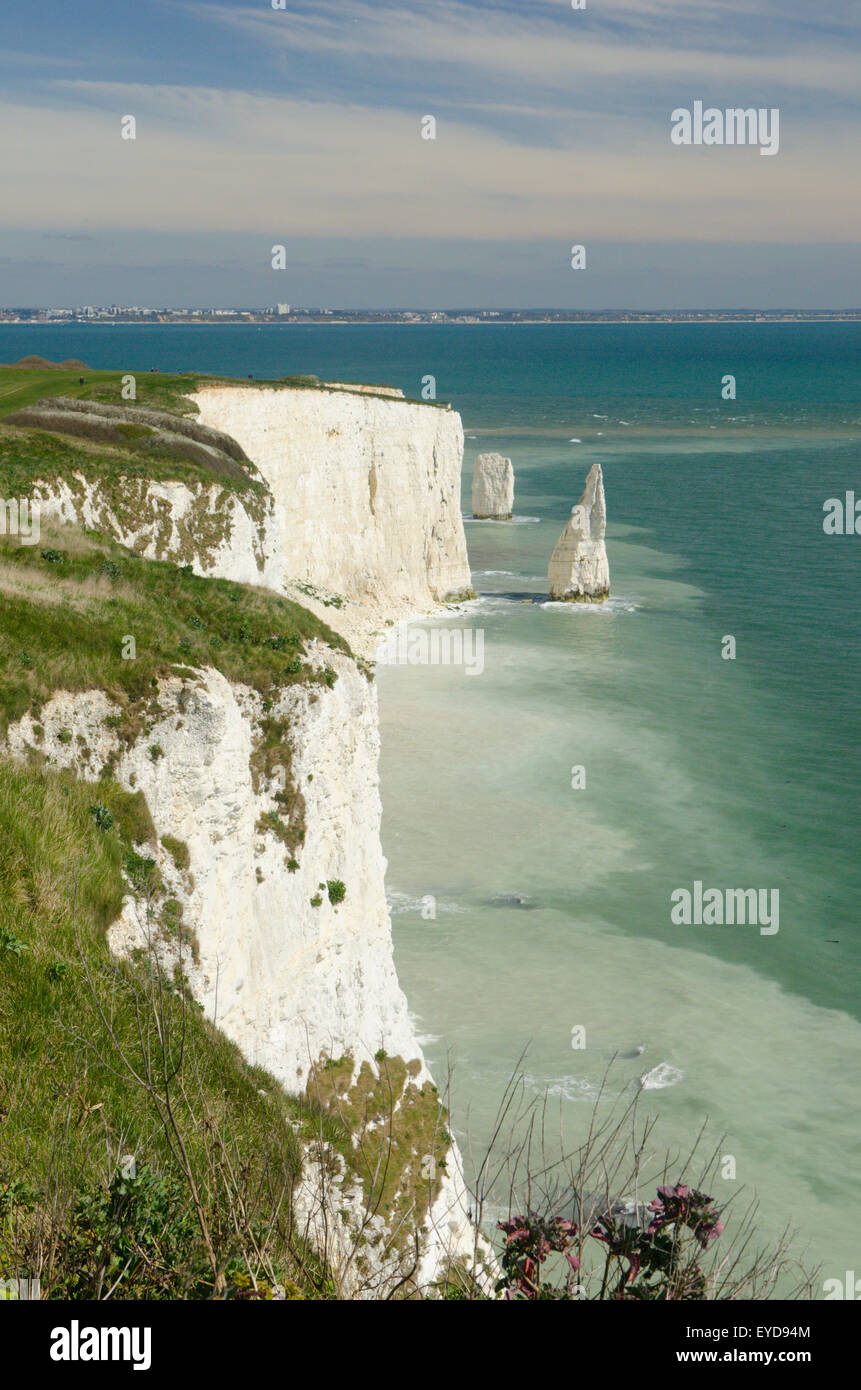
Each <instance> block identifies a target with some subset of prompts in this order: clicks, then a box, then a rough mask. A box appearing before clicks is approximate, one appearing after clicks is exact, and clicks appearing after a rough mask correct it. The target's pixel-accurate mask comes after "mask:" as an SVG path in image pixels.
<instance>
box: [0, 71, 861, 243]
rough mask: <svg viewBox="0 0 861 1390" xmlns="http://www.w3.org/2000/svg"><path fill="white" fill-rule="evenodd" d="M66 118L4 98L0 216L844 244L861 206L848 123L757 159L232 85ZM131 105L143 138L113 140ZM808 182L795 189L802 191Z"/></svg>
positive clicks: (293, 232)
mask: <svg viewBox="0 0 861 1390" xmlns="http://www.w3.org/2000/svg"><path fill="white" fill-rule="evenodd" d="M64 95H65V99H66V109H65V111H64V112H63V115H62V118H59V117H58V116H57V115H56V114H55V113H54V112H52V111H50V110H46V109H44V108H42V107H38V108H36V107H33V108H29V109H22V108H21V107H13V108H10V107H8V106H6V107H0V120H2V121H3V122H9V123H10V124H12V123H14V126H15V128H16V129H17V130H18V131H19V132H20V134H19V138H18V140H17V142H16V143H15V144H14V145H7V146H6V147H5V149H4V150H3V153H2V156H0V161H2V163H0V176H2V179H3V182H4V185H5V186H7V187H14V188H15V189H16V197H15V199H14V201H13V202H11V203H8V204H7V206H6V207H5V209H4V214H3V218H4V222H5V224H6V225H7V226H17V227H25V226H30V227H32V226H50V225H52V224H53V225H56V217H57V209H58V208H62V209H63V221H64V226H65V227H66V229H68V230H78V229H80V230H85V231H86V230H88V229H90V228H91V227H93V226H97V227H100V228H104V227H113V228H117V229H119V230H121V229H122V228H133V229H141V228H146V229H150V230H159V229H161V230H165V229H184V230H186V231H188V232H193V231H194V229H195V228H197V229H200V228H208V229H213V230H214V229H233V230H246V231H255V232H257V233H259V235H260V238H261V254H263V250H264V248H265V247H266V246H268V245H271V244H274V243H277V242H283V241H285V240H287V239H289V237H290V236H298V235H310V234H313V235H344V234H349V235H352V236H355V237H367V236H405V237H436V238H443V239H449V238H455V237H468V238H472V239H480V240H485V241H488V242H492V241H495V240H513V239H518V238H537V237H540V238H543V239H551V238H559V241H560V245H564V244H565V243H567V242H571V241H580V240H585V239H586V238H587V237H593V238H594V237H603V238H611V239H615V240H624V239H625V238H626V237H630V238H631V239H639V240H642V239H668V238H673V239H676V238H689V239H692V240H715V239H718V238H727V239H729V240H735V241H738V240H741V241H744V240H754V241H759V240H774V241H784V240H789V239H792V240H805V239H807V240H835V241H836V240H840V241H846V240H851V239H854V238H855V237H857V236H858V235H859V234H861V205H859V201H858V199H857V197H856V196H855V195H854V193H853V192H852V191H851V190H849V191H847V185H846V178H845V167H846V166H845V165H844V163H843V161H847V163H848V164H849V165H854V163H857V159H858V155H859V153H861V150H859V143H861V142H859V139H858V136H857V133H855V134H854V136H853V138H852V139H851V140H844V143H843V144H842V146H841V151H840V161H830V162H829V161H824V160H823V159H822V154H821V147H820V144H819V142H818V140H816V139H813V140H811V139H804V138H798V137H796V138H795V139H794V140H793V143H792V147H791V149H788V150H783V149H782V150H781V153H780V156H779V157H778V158H776V159H770V160H768V161H765V160H762V159H761V158H759V157H758V154H757V152H756V150H754V149H740V148H735V149H729V148H713V149H699V150H693V149H679V148H676V147H674V146H672V145H671V144H670V142H669V138H668V127H667V129H663V130H640V129H637V128H636V127H635V128H634V129H633V130H631V129H630V127H629V126H628V125H627V124H626V123H625V122H624V121H621V120H617V121H615V122H610V121H608V122H605V123H603V124H602V125H601V126H600V128H599V129H597V130H596V131H592V132H590V135H589V138H585V137H584V132H583V131H581V130H579V129H572V130H571V131H570V132H568V134H567V136H566V141H565V143H564V144H563V145H559V146H555V147H552V148H540V147H536V146H535V145H532V144H528V143H526V142H524V141H519V140H517V139H515V138H513V137H512V136H511V135H510V134H502V133H498V132H495V131H493V130H491V129H487V128H481V129H479V128H474V127H471V126H469V125H464V124H462V123H458V122H443V123H442V124H441V125H440V128H439V133H438V139H437V140H436V141H423V140H422V139H421V138H420V134H419V120H418V117H412V116H410V117H406V116H405V115H404V113H403V112H401V111H391V110H385V109H378V108H371V107H368V106H360V105H358V104H351V105H335V104H325V103H321V102H305V101H294V100H290V99H286V98H282V99H277V98H272V97H266V98H261V97H252V96H248V95H247V94H245V93H242V92H221V91H207V90H201V89H192V90H189V89H186V88H178V87H145V86H139V87H130V86H128V85H122V86H117V87H114V86H110V85H104V84H89V83H77V84H69V85H67V86H66V88H65V92H64ZM124 114H134V115H135V116H136V118H137V123H138V125H137V129H138V138H137V140H135V141H124V140H122V139H121V138H120V118H121V116H122V115H124ZM800 188H803V190H804V196H803V197H799V189H800Z"/></svg>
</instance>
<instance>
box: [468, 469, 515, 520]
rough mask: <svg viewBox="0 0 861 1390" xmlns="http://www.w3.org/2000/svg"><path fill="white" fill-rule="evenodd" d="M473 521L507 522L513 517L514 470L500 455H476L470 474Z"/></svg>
mask: <svg viewBox="0 0 861 1390" xmlns="http://www.w3.org/2000/svg"><path fill="white" fill-rule="evenodd" d="M472 514H473V516H474V517H475V519H476V521H510V520H511V518H512V516H513V515H514V469H513V468H512V466H511V459H507V458H503V457H502V454H479V455H478V458H477V459H476V460H475V472H474V473H473V475H472Z"/></svg>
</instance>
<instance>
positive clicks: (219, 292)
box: [0, 0, 861, 308]
mask: <svg viewBox="0 0 861 1390" xmlns="http://www.w3.org/2000/svg"><path fill="white" fill-rule="evenodd" d="M859 35H861V7H859V6H858V5H857V4H854V3H853V4H849V3H846V2H845V0H827V2H826V4H825V5H824V7H823V6H822V5H818V6H813V5H808V4H804V3H801V0H718V3H715V4H711V5H710V4H708V3H706V0H616V3H609V0H587V8H586V9H585V10H582V11H574V10H573V9H572V7H571V3H570V0H529V3H528V4H526V3H515V0H509V2H508V3H503V4H487V3H478V2H477V0H433V2H432V3H429V2H428V0H418V3H412V4H406V3H402V2H400V0H374V3H365V0H315V3H313V4H312V3H304V2H300V3H293V2H292V0H287V9H286V10H273V8H272V5H271V0H224V2H223V3H222V0H141V2H140V3H127V4H123V5H116V4H114V3H106V0H76V3H75V4H74V5H73V6H72V5H66V6H59V5H57V6H53V7H50V8H48V9H43V8H42V7H39V6H32V5H31V6H26V7H19V8H18V9H17V10H16V11H11V7H10V12H7V14H6V15H4V21H3V28H2V36H0V93H2V95H0V128H2V140H0V179H2V187H3V190H4V197H3V200H2V207H0V303H4V304H35V303H54V304H71V303H82V302H87V303H92V302H110V301H117V302H125V303H129V302H134V303H145V304H150V305H152V304H164V303H176V304H189V305H191V304H201V303H205V304H214V305H229V304H258V305H262V304H268V303H272V302H274V301H276V300H287V301H290V302H291V303H294V304H312V305H327V306H329V307H337V306H341V305H343V306H351V307H363V306H368V307H371V306H384V305H403V306H419V307H442V306H452V305H475V306H487V307H498V306H500V305H505V306H509V305H510V306H529V305H549V306H556V307H563V308H564V307H584V308H601V307H622V306H630V307H635V308H660V307H670V308H672V307H689V308H697V307H714V308H721V307H740V306H751V305H761V306H764V307H779V306H784V305H787V306H796V307H809V308H813V307H835V308H841V307H855V306H858V305H859V304H861V272H859V256H858V247H859V241H861V194H859V191H858V185H857V169H858V167H859V163H861V161H859V155H861V138H859V136H861V122H859V105H861V95H859V91H861V84H859V82H858V77H857V73H858V57H859ZM695 100H702V101H704V102H705V104H706V105H712V106H716V107H724V106H743V107H751V106H755V107H760V106H763V107H768V108H772V107H777V108H779V111H780V151H779V153H778V154H777V155H776V156H774V157H773V158H763V157H762V156H761V155H760V154H759V151H758V150H757V149H756V148H739V147H735V148H728V147H713V148H702V147H701V148H679V147H676V146H673V145H672V144H671V142H670V140H669V128H670V113H671V112H672V111H673V110H674V109H675V108H676V107H690V106H691V105H692V104H693V102H694V101H695ZM129 114H130V115H134V116H135V119H136V122H137V139H136V140H135V141H123V140H122V139H121V138H120V122H121V118H122V117H123V116H124V115H129ZM425 115H433V116H434V117H435V119H436V121H437V138H436V140H435V141H426V140H422V139H421V135H420V129H421V118H422V117H423V116H425ZM276 243H283V244H284V245H286V247H287V269H286V270H285V271H280V272H279V271H273V270H272V269H271V267H270V249H271V247H272V245H274V244H276ZM573 243H583V244H585V245H586V247H587V266H586V269H585V270H584V271H577V272H574V271H572V270H571V269H570V265H569V248H570V246H571V245H572V244H573Z"/></svg>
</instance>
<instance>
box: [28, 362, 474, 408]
mask: <svg viewBox="0 0 861 1390" xmlns="http://www.w3.org/2000/svg"><path fill="white" fill-rule="evenodd" d="M25 360H26V359H25ZM37 360H38V359H37ZM125 376H133V377H134V379H135V392H136V399H135V401H134V402H133V403H134V404H135V405H138V406H143V407H152V408H153V409H156V410H170V411H173V412H174V413H175V414H177V415H186V416H194V415H196V414H197V406H196V405H195V404H194V402H193V401H190V400H189V399H188V395H189V394H190V393H192V392H194V391H196V390H197V389H198V387H199V386H259V387H282V388H285V389H290V388H293V389H298V390H312V391H314V390H316V391H332V390H333V388H332V387H331V386H329V385H328V384H327V383H326V382H325V381H321V380H320V379H319V377H316V376H306V375H294V376H284V377H269V378H263V377H223V376H207V375H206V374H205V373H201V372H151V371H148V370H144V371H135V369H134V368H129V369H128V370H127V371H121V372H115V371H92V370H91V369H90V368H89V367H84V366H81V367H75V368H72V369H66V368H63V367H62V366H55V367H52V366H44V367H40V366H33V367H20V366H17V365H16V366H9V367H0V418H2V416H4V415H8V414H11V413H12V412H13V411H16V410H22V409H23V408H24V406H28V405H34V404H35V403H36V402H37V401H40V400H42V399H43V398H44V397H45V396H76V397H78V398H79V399H81V400H92V401H103V402H105V403H106V404H109V405H122V404H124V401H123V396H122V387H123V377H125ZM81 377H83V379H84V384H83V385H81V382H80V379H81ZM344 384H345V385H349V384H350V383H344ZM357 385H358V384H357ZM337 394H338V395H345V394H349V391H348V392H344V391H338V392H337ZM361 394H362V395H370V396H375V397H378V398H382V399H385V400H394V399H396V398H395V397H390V396H386V395H385V394H384V390H383V389H381V390H380V391H379V392H378V393H376V392H375V391H374V389H373V387H372V388H371V389H370V390H369V389H367V388H366V389H365V390H364V391H362V392H361ZM404 399H405V400H408V401H410V402H411V403H412V404H414V405H430V406H437V407H438V408H440V409H448V403H447V402H445V401H424V400H418V398H414V397H405V398H404ZM126 403H127V404H132V402H126Z"/></svg>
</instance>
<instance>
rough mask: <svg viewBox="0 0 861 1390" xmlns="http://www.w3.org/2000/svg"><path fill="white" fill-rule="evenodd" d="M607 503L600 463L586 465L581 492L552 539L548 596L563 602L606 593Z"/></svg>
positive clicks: (593, 598)
mask: <svg viewBox="0 0 861 1390" xmlns="http://www.w3.org/2000/svg"><path fill="white" fill-rule="evenodd" d="M606 529H607V505H606V502H605V501H604V478H603V476H602V473H601V465H600V463H594V464H593V465H592V467H591V468H590V469H589V475H588V477H587V479H586V486H585V488H584V489H583V496H582V497H581V498H580V501H579V502H578V503H577V506H576V507H572V508H571V516H570V518H569V520H568V523H567V525H566V527H565V530H564V531H563V532H562V535H561V536H560V537H559V539H558V541H557V542H556V547H555V549H554V551H553V554H552V555H551V556H550V567H549V569H548V571H547V577H548V579H549V581H550V597H551V598H552V599H558V600H561V601H562V602H563V603H602V602H603V601H604V599H606V598H609V597H610V566H609V565H608V563H607V551H606V549H605V546H604V532H605V531H606Z"/></svg>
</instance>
